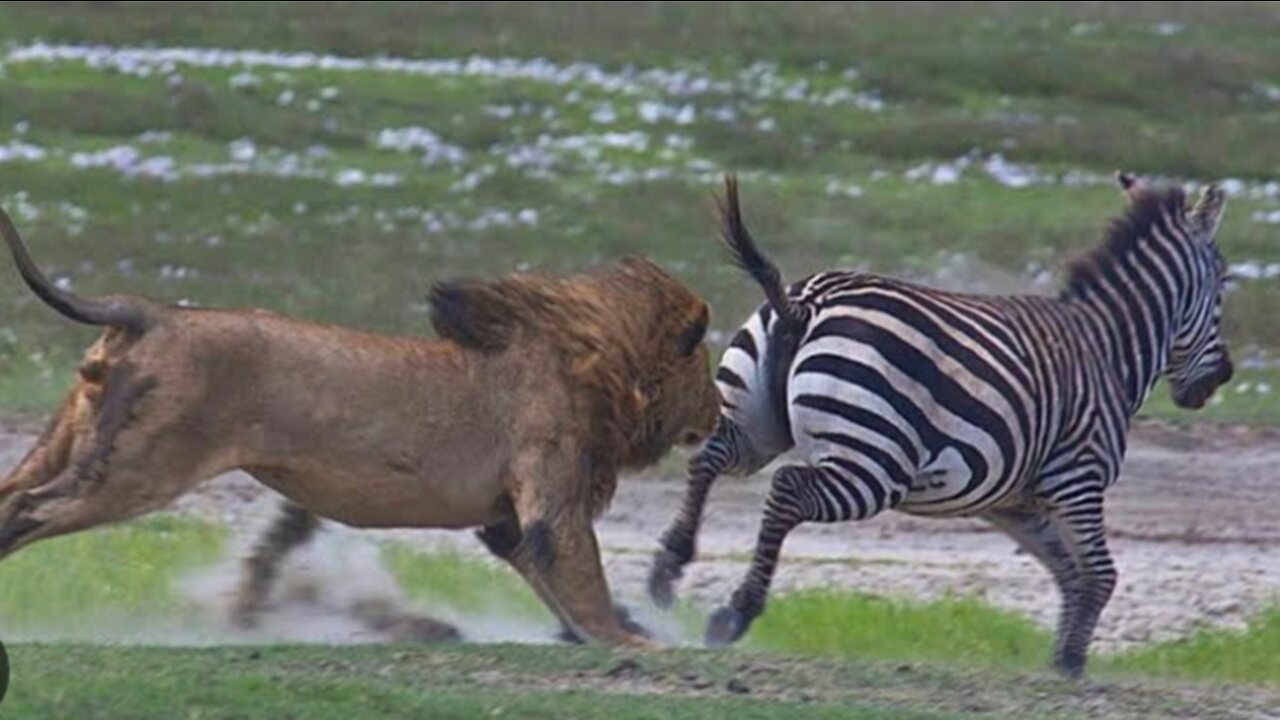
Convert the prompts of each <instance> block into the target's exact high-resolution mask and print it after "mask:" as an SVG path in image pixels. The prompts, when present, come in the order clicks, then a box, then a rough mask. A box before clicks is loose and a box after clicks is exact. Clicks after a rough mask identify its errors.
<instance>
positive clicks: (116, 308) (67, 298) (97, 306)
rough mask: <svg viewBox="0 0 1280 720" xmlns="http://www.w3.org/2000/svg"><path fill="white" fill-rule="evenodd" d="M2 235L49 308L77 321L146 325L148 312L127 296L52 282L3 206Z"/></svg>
mask: <svg viewBox="0 0 1280 720" xmlns="http://www.w3.org/2000/svg"><path fill="white" fill-rule="evenodd" d="M0 235H3V236H4V241H5V243H6V244H7V245H8V246H9V252H11V253H12V254H13V262H14V264H15V265H17V266H18V272H19V273H20V274H21V275H22V279H23V280H24V281H26V283H27V287H29V288H31V291H32V292H34V293H35V294H36V297H38V298H40V299H41V300H43V301H44V302H45V304H46V305H48V306H49V307H51V308H53V309H54V310H57V311H58V312H60V313H62V314H63V315H66V316H67V317H69V318H71V319H72V320H75V321H76V322H82V323H85V324H87V325H110V326H113V327H122V328H130V329H134V330H143V329H145V328H146V326H147V324H148V321H147V314H146V313H145V312H144V311H143V309H142V307H140V306H139V305H137V304H134V303H131V302H130V301H128V300H127V299H123V298H112V299H110V300H93V299H87V298H82V297H78V296H76V295H75V294H73V293H71V292H68V291H67V290H63V289H62V288H60V287H58V286H57V285H55V284H53V283H52V282H50V281H49V278H47V277H45V275H44V273H42V272H40V268H38V267H36V264H35V262H34V261H33V260H32V259H31V255H30V254H29V253H28V252H27V246H26V245H25V244H24V243H23V242H22V236H21V235H19V234H18V229H17V228H16V227H14V225H13V220H11V219H10V218H9V215H8V214H7V213H5V211H4V210H3V209H0Z"/></svg>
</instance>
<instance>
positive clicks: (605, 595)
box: [525, 512, 652, 647]
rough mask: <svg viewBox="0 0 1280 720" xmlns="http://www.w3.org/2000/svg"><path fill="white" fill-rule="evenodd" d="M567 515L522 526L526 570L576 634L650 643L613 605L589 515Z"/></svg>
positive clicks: (643, 644) (614, 642)
mask: <svg viewBox="0 0 1280 720" xmlns="http://www.w3.org/2000/svg"><path fill="white" fill-rule="evenodd" d="M569 515H570V516H569V517H564V516H561V517H557V518H556V519H555V521H554V522H551V521H546V520H537V521H534V522H533V523H530V524H529V525H528V526H526V529H525V539H526V540H527V541H528V543H529V544H528V547H529V550H530V552H531V553H532V558H531V564H532V574H533V575H534V576H535V577H536V578H537V579H538V581H539V584H541V585H542V587H543V588H544V591H545V594H546V596H547V597H549V599H550V602H549V604H551V605H552V607H553V609H554V608H558V612H557V613H556V614H557V615H558V616H559V617H560V618H561V619H562V620H563V621H564V623H565V626H566V627H567V628H568V629H569V631H570V632H571V633H573V634H574V635H575V636H577V637H580V638H586V639H590V640H595V641H597V642H603V643H608V644H612V645H629V646H634V647H649V646H651V645H652V643H651V641H650V640H649V639H648V638H647V637H645V636H644V635H642V634H640V633H638V632H636V631H635V629H633V628H628V627H627V626H625V625H624V623H623V622H622V618H621V617H620V616H619V613H618V612H617V611H616V609H615V608H614V605H613V598H612V596H611V595H610V594H609V584H608V581H607V580H606V579H605V576H604V567H603V566H602V565H601V562H600V548H599V545H598V544H597V542H596V534H595V530H594V528H592V526H591V518H590V515H589V514H586V513H581V514H579V513H576V512H575V513H570V514H569ZM633 627H634V626H633Z"/></svg>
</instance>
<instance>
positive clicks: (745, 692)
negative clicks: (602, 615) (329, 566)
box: [5, 645, 1280, 720]
mask: <svg viewBox="0 0 1280 720" xmlns="http://www.w3.org/2000/svg"><path fill="white" fill-rule="evenodd" d="M12 655H13V661H14V668H15V670H14V684H13V687H12V690H11V693H10V697H9V698H8V699H7V700H6V701H5V703H6V707H5V717H6V718H22V719H24V720H25V719H26V718H47V717H76V718H85V719H86V720H96V719H98V718H104V719H105V718H110V719H114V718H122V717H128V718H135V719H137V720H149V719H151V718H172V717H175V712H181V713H182V715H181V716H182V717H199V718H218V719H222V718H228V719H230V718H281V717H305V718H316V719H317V720H324V719H327V718H335V719H337V718H346V717H351V716H352V715H356V716H358V717H362V718H398V717H431V718H460V719H461V718H475V717H515V718H548V719H550V718H555V719H556V720H561V719H575V720H588V719H594V718H600V719H607V720H641V719H646V720H647V719H654V720H657V719H658V718H683V717H688V718H706V719H714V718H734V719H741V720H754V719H755V718H760V719H764V718H779V719H782V720H786V719H789V718H848V719H851V720H880V719H883V720H889V719H890V718H894V719H906V720H916V719H919V720H926V719H927V720H935V719H936V720H941V719H943V718H959V717H966V718H974V717H978V718H1084V717H1099V716H1101V715H1104V714H1105V715H1106V716H1107V717H1112V718H1133V719H1135V720H1136V719H1138V718H1152V717H1180V718H1192V717H1194V718H1198V719H1199V720H1213V719H1215V718H1228V717H1266V712H1268V710H1269V709H1274V707H1275V705H1274V703H1275V702H1276V700H1277V698H1278V697H1280V695H1277V694H1276V693H1274V692H1271V691H1267V690H1263V689H1257V688H1247V687H1241V688H1237V689H1236V690H1235V691H1233V692H1231V693H1223V692H1221V691H1215V690H1213V689H1211V688H1208V687H1198V686H1190V687H1187V686H1181V687H1175V686H1172V685H1169V684H1166V683H1161V682H1155V681H1135V680H1124V681H1114V680H1107V681H1101V682H1094V683H1091V684H1090V686H1089V688H1088V689H1087V690H1085V691H1082V690H1081V689H1080V688H1079V687H1078V686H1076V685H1073V684H1071V683H1067V682H1064V681H1062V680H1059V679H1057V678H1053V677H1050V676H1048V675H1045V674H1042V673H1027V672H1025V671H1022V672H1017V673H1014V672H1008V671H1006V672H991V671H987V670H981V669H978V670H975V669H965V668H960V667H934V666H926V665H915V664H903V663H892V664H886V663H873V662H857V661H844V660H833V659H818V660H806V659H801V658H784V657H779V656H775V655H761V654H756V653H745V652H743V653H734V654H732V655H731V656H729V657H726V655H725V654H724V653H712V652H707V651H688V650H686V651H673V652H666V653H662V654H660V655H658V654H643V655H639V656H627V655H620V654H616V653H610V652H608V651H604V650H598V649H583V648H556V649H554V650H549V649H547V648H542V647H532V646H514V645H506V646H503V645H498V646H453V647H444V648H436V649H427V648H413V647H377V646H352V647H347V648H343V650H342V652H341V653H340V654H336V655H335V653H334V652H333V649H332V648H319V647H296V646H295V647H270V648H223V649H209V650H190V649H178V648H102V647H92V646H42V645H18V646H16V647H14V648H13V649H12ZM125 687H127V688H128V690H129V692H127V693H126V692H121V688H125ZM1269 703H1270V704H1269Z"/></svg>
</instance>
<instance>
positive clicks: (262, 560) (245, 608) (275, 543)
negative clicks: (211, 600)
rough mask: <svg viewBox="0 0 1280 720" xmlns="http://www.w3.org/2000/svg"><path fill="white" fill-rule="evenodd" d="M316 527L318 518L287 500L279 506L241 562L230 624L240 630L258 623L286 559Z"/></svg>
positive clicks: (318, 523) (312, 535) (307, 538)
mask: <svg viewBox="0 0 1280 720" xmlns="http://www.w3.org/2000/svg"><path fill="white" fill-rule="evenodd" d="M319 527H320V519H319V518H318V517H316V516H315V515H314V514H312V513H311V512H310V511H308V510H307V509H306V508H304V507H302V506H301V505H298V504H296V503H294V502H292V501H289V500H285V501H283V502H281V503H280V509H279V511H278V512H277V514H276V517H275V519H274V520H272V522H271V526H270V527H268V528H267V531H266V532H265V533H263V535H262V537H261V538H260V539H259V540H258V543H257V544H256V545H255V546H254V548H253V550H252V552H250V554H249V556H248V557H246V558H245V559H244V576H243V579H242V580H241V582H240V589H239V591H238V592H237V593H236V600H235V605H234V606H233V607H232V609H231V620H232V622H234V623H235V624H236V625H238V626H240V627H243V628H250V627H254V626H256V625H257V624H258V616H259V615H260V614H261V612H262V608H263V606H264V605H265V604H266V601H267V597H269V596H270V595H271V588H272V586H273V585H274V584H275V581H276V577H277V576H278V575H279V572H280V565H281V564H282V563H283V562H284V559H285V557H286V556H287V555H288V554H289V553H290V552H292V551H293V550H295V549H296V548H298V547H300V546H301V545H303V544H305V543H306V542H307V541H309V540H311V538H312V537H314V536H315V533H316V530H317V529H318V528H319Z"/></svg>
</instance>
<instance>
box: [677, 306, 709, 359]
mask: <svg viewBox="0 0 1280 720" xmlns="http://www.w3.org/2000/svg"><path fill="white" fill-rule="evenodd" d="M710 323H711V311H710V310H709V309H708V308H707V306H706V304H705V303H704V304H703V306H702V309H701V310H699V311H698V314H697V316H696V317H694V319H693V322H691V323H689V325H688V326H687V327H685V329H684V330H683V331H681V333H680V339H679V341H678V342H679V345H678V349H679V351H680V356H681V357H688V356H690V355H692V354H693V352H694V351H695V350H697V349H698V345H700V344H701V343H702V339H703V338H704V337H706V336H707V325H709V324H710Z"/></svg>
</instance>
